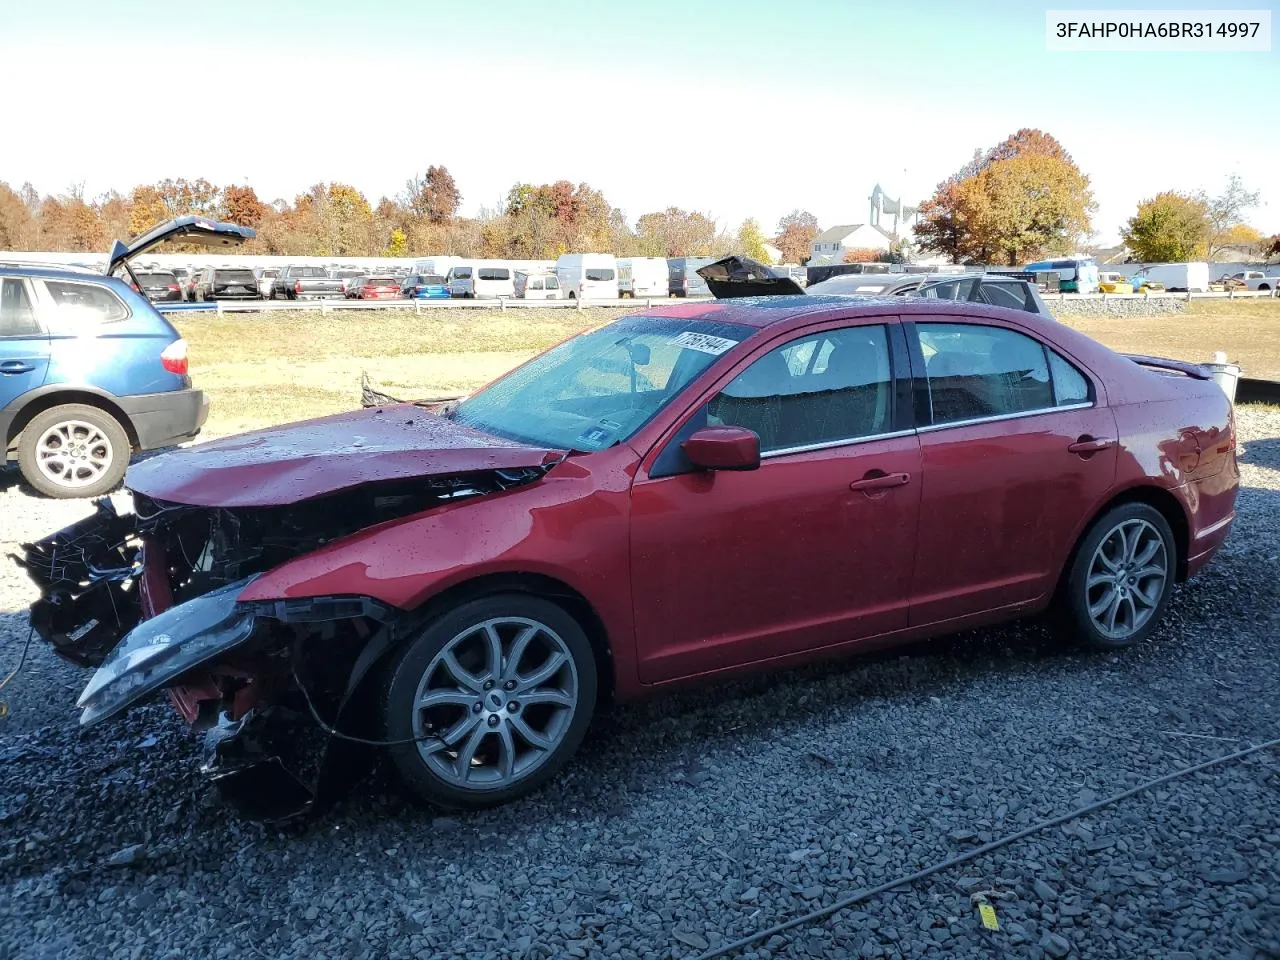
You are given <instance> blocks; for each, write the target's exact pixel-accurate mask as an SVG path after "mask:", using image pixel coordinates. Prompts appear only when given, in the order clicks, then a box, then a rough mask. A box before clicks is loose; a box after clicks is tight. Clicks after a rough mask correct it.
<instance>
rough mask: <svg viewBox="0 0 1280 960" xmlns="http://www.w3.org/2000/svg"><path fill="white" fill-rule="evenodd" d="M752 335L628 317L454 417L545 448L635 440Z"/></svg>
mask: <svg viewBox="0 0 1280 960" xmlns="http://www.w3.org/2000/svg"><path fill="white" fill-rule="evenodd" d="M752 332H753V331H752V328H750V327H744V326H742V325H740V324H732V323H704V322H699V323H690V322H689V321H687V320H684V319H681V318H677V317H643V316H636V317H628V318H626V319H624V320H619V321H617V322H615V323H611V324H609V325H608V326H607V327H602V328H600V329H599V330H593V331H591V332H590V333H584V334H582V335H581V336H578V337H574V338H573V339H572V340H568V341H566V342H564V343H562V344H560V345H559V346H557V347H553V348H552V349H550V350H548V351H547V352H546V353H544V354H542V355H541V356H539V357H535V358H534V359H533V360H531V361H530V362H529V363H526V364H525V365H524V366H523V367H519V368H517V369H516V370H513V371H512V372H511V373H509V374H507V375H506V376H505V377H503V378H502V379H500V380H498V381H496V382H495V383H493V384H491V385H490V386H489V387H487V388H485V389H484V390H482V391H480V392H479V393H477V394H475V395H474V396H472V397H470V398H469V399H467V400H464V401H463V402H462V403H461V404H459V405H458V407H457V409H456V410H455V411H454V412H453V415H452V416H453V418H454V419H455V420H457V421H458V422H459V423H461V424H464V425H466V426H470V427H475V428H477V429H479V430H483V431H485V432H488V433H493V434H497V435H498V436H502V437H508V438H510V439H514V440H519V441H522V442H526V443H534V444H537V445H539V446H549V447H555V448H559V449H573V450H583V451H591V450H600V449H603V448H604V447H609V446H612V445H613V444H615V443H620V442H622V441H624V440H626V439H627V438H628V437H630V436H631V435H632V434H633V433H635V432H636V431H637V430H639V429H640V427H642V426H643V425H644V424H645V423H647V422H648V421H649V420H650V419H651V418H652V417H653V416H654V415H655V414H656V413H657V412H658V411H659V410H661V409H662V408H663V407H664V406H665V405H666V404H667V403H669V402H670V401H671V400H672V399H673V398H674V397H675V396H677V395H678V394H679V393H680V391H682V390H683V389H684V388H685V387H686V386H688V384H689V383H690V382H691V381H692V380H693V379H694V378H695V377H697V376H698V375H699V374H700V373H702V371H703V370H705V369H706V368H707V367H709V366H711V364H712V363H714V362H715V361H716V359H717V358H718V357H720V356H722V355H723V354H725V353H727V352H728V351H730V350H732V349H733V348H734V347H736V346H737V345H738V344H739V343H740V342H742V341H743V340H745V339H746V338H747V337H748V336H750V335H751V333H752Z"/></svg>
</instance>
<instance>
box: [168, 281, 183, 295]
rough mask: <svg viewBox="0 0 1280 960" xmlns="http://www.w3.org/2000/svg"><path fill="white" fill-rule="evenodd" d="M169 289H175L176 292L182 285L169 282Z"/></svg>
mask: <svg viewBox="0 0 1280 960" xmlns="http://www.w3.org/2000/svg"><path fill="white" fill-rule="evenodd" d="M169 289H170V290H172V291H174V292H175V293H176V292H177V291H178V290H180V289H182V288H181V287H179V286H178V285H177V284H176V283H171V284H169Z"/></svg>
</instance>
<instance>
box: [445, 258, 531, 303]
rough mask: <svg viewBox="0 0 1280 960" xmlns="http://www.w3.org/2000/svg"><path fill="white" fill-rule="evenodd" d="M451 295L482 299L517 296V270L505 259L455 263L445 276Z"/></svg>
mask: <svg viewBox="0 0 1280 960" xmlns="http://www.w3.org/2000/svg"><path fill="white" fill-rule="evenodd" d="M445 283H446V284H447V285H448V287H449V296H451V297H468V298H471V297H475V298H478V299H481V300H485V299H488V300H492V299H495V298H497V299H500V298H502V297H513V296H515V292H516V291H515V271H514V270H513V269H511V265H510V264H509V263H507V262H506V261H505V260H472V261H471V262H469V263H455V264H454V265H453V266H452V267H450V268H449V272H448V274H446V276H445Z"/></svg>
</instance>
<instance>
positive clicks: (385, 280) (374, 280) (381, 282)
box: [365, 277, 400, 286]
mask: <svg viewBox="0 0 1280 960" xmlns="http://www.w3.org/2000/svg"><path fill="white" fill-rule="evenodd" d="M365 283H368V284H375V285H377V286H387V285H388V284H391V285H394V286H398V285H399V283H400V281H398V280H397V279H396V278H395V277H369V278H367V279H366V280H365Z"/></svg>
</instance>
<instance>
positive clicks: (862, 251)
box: [844, 247, 889, 263]
mask: <svg viewBox="0 0 1280 960" xmlns="http://www.w3.org/2000/svg"><path fill="white" fill-rule="evenodd" d="M844 262H845V263H888V262H889V251H888V250H873V249H871V248H870V247H854V248H853V249H852V250H846V251H845V255H844Z"/></svg>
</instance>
